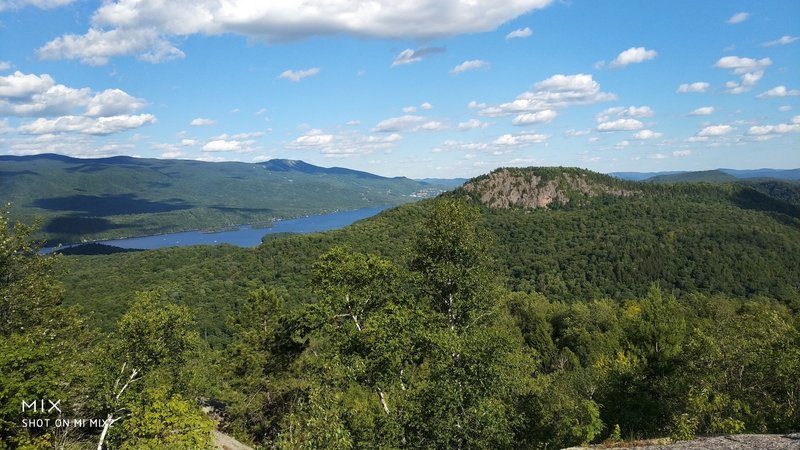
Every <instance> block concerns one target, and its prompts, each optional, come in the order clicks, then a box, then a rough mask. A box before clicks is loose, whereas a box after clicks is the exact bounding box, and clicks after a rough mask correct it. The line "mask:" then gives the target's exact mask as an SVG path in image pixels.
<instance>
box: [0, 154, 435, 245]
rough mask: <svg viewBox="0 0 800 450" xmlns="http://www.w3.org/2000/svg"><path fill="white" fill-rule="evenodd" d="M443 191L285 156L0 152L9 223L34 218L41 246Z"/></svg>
mask: <svg viewBox="0 0 800 450" xmlns="http://www.w3.org/2000/svg"><path fill="white" fill-rule="evenodd" d="M447 189H448V187H446V186H437V185H431V184H429V183H422V182H418V181H414V180H411V179H409V178H405V177H396V178H388V177H382V176H379V175H375V174H371V173H368V172H363V171H359V170H352V169H345V168H341V167H330V168H326V167H319V166H315V165H312V164H309V163H306V162H304V161H299V160H288V159H273V160H269V161H264V162H259V163H242V162H217V163H212V162H203V161H194V160H171V159H152V158H135V157H130V156H114V157H109V158H93V159H79V158H71V157H68V156H63V155H57V154H39V155H30V156H0V193H2V198H0V200H2V201H3V202H11V203H12V210H11V213H12V216H14V217H15V218H19V219H22V220H25V221H28V222H30V221H32V220H33V219H34V218H36V217H41V218H43V219H44V222H43V226H42V236H43V237H45V238H46V239H47V240H48V241H49V243H72V242H80V241H82V240H87V239H88V240H96V239H102V238H120V237H130V236H137V235H145V234H160V233H168V232H174V231H186V230H194V229H219V228H226V227H231V226H236V225H241V224H248V223H265V222H271V221H273V220H276V219H283V218H291V217H300V216H308V215H315V214H322V213H329V212H335V211H342V210H352V209H359V208H364V207H374V206H384V205H397V204H400V203H405V202H409V201H415V200H418V199H420V198H427V197H431V196H435V195H438V194H439V193H441V192H443V191H445V190H447Z"/></svg>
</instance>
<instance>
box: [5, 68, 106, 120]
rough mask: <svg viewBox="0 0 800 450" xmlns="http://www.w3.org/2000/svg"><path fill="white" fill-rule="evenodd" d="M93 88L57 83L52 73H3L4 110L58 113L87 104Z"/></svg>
mask: <svg viewBox="0 0 800 450" xmlns="http://www.w3.org/2000/svg"><path fill="white" fill-rule="evenodd" d="M91 94H92V92H91V89H89V88H81V89H74V88H70V87H67V86H64V85H63V84H56V82H55V80H53V78H52V77H51V76H50V75H48V74H43V75H34V74H24V73H22V72H20V71H16V72H14V73H13V74H11V75H8V76H5V77H0V114H4V115H10V116H54V115H60V114H69V113H71V112H73V111H74V110H75V109H78V108H82V107H85V106H86V105H87V104H88V103H89V100H90V98H91Z"/></svg>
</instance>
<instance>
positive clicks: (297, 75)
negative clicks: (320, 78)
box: [278, 67, 319, 83]
mask: <svg viewBox="0 0 800 450" xmlns="http://www.w3.org/2000/svg"><path fill="white" fill-rule="evenodd" d="M318 73H319V67H312V68H310V69H305V70H284V71H283V72H282V73H281V74H280V75H278V79H284V80H291V81H294V82H295V83H296V82H298V81H300V80H302V79H303V78H306V77H310V76H313V75H316V74H318Z"/></svg>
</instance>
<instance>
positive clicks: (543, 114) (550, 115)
mask: <svg viewBox="0 0 800 450" xmlns="http://www.w3.org/2000/svg"><path fill="white" fill-rule="evenodd" d="M556 116H558V113H556V112H555V111H553V110H552V109H545V110H544V111H537V112H534V113H522V114H520V115H518V116H517V117H515V118H514V120H512V121H511V124H512V125H533V124H537V123H550V122H552V121H553V119H555V118H556Z"/></svg>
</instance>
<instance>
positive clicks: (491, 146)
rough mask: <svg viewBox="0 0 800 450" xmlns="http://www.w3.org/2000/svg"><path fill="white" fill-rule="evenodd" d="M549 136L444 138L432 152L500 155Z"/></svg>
mask: <svg viewBox="0 0 800 450" xmlns="http://www.w3.org/2000/svg"><path fill="white" fill-rule="evenodd" d="M549 138H550V136H548V135H545V134H537V133H519V134H510V133H509V134H503V135H501V136H498V137H497V138H495V139H493V140H491V141H489V142H473V141H459V140H452V139H449V140H446V141H444V142H442V144H440V145H439V146H438V147H435V148H434V149H433V152H442V151H448V150H460V151H464V152H470V153H473V152H483V153H489V154H492V155H502V154H505V153H509V152H511V151H514V150H517V149H520V148H525V147H530V146H532V145H537V144H546V143H547V141H548V140H549Z"/></svg>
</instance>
